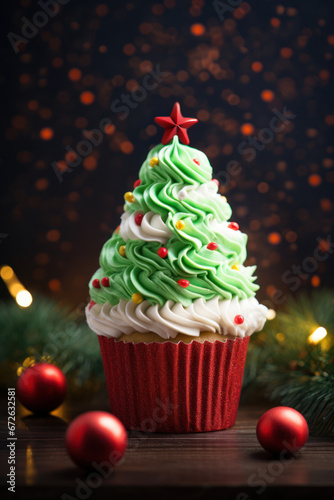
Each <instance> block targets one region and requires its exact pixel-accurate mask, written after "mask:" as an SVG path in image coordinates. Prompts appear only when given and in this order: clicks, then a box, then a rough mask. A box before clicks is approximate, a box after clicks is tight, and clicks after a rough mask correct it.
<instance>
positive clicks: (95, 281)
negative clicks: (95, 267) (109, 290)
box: [92, 279, 101, 288]
mask: <svg viewBox="0 0 334 500" xmlns="http://www.w3.org/2000/svg"><path fill="white" fill-rule="evenodd" d="M92 285H93V287H94V288H101V287H100V280H98V279H96V280H93V282H92Z"/></svg>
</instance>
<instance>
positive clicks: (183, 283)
mask: <svg viewBox="0 0 334 500" xmlns="http://www.w3.org/2000/svg"><path fill="white" fill-rule="evenodd" d="M177 284H178V285H180V286H182V288H187V287H188V286H189V285H190V283H189V281H188V280H179V281H178V282H177Z"/></svg>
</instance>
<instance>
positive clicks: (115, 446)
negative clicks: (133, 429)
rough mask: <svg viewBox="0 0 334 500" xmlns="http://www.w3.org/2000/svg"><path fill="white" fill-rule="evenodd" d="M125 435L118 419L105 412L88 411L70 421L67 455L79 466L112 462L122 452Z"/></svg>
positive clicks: (67, 434) (91, 466)
mask: <svg viewBox="0 0 334 500" xmlns="http://www.w3.org/2000/svg"><path fill="white" fill-rule="evenodd" d="M126 445H127V435H126V430H125V427H124V425H123V424H122V422H121V421H120V420H118V418H116V417H115V416H114V415H112V414H111V413H107V412H106V411H88V412H86V413H83V414H82V415H79V417H77V418H76V419H74V420H73V422H72V423H71V425H70V426H69V428H68V429H67V433H66V448H67V452H68V454H69V456H70V457H71V458H72V460H73V462H75V463H76V464H77V465H79V466H80V467H84V468H96V467H95V465H94V464H97V465H100V466H101V464H102V463H103V466H104V467H107V465H108V464H110V468H112V466H113V465H115V464H116V463H117V462H119V460H120V459H121V458H122V456H123V455H124V452H125V449H126Z"/></svg>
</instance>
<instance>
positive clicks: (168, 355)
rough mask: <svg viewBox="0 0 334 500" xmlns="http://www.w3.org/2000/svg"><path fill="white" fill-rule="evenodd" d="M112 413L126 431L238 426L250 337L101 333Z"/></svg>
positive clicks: (100, 339) (214, 428) (198, 429)
mask: <svg viewBox="0 0 334 500" xmlns="http://www.w3.org/2000/svg"><path fill="white" fill-rule="evenodd" d="M99 342H100V348H101V354H102V360H103V366H104V371H105V375H106V381H107V389H108V394H109V399H110V407H111V412H112V413H113V414H114V415H116V416H117V417H118V418H119V419H120V420H121V421H122V422H123V424H124V425H125V427H126V428H127V429H136V430H140V431H144V432H176V433H181V432H182V433H184V432H205V431H216V430H221V429H227V428H228V427H231V426H232V425H234V423H235V420H236V416H237V411H238V405H239V397H240V391H241V384H242V377H243V372H244V366H245V361H246V353H247V347H248V342H249V337H247V338H245V339H236V340H227V341H226V342H220V341H215V342H213V343H211V342H208V341H205V342H204V343H200V342H196V341H193V342H191V343H190V344H186V343H184V342H179V343H173V342H168V341H166V342H162V343H158V342H152V343H149V344H145V343H144V342H140V343H136V344H135V343H132V342H127V343H125V342H122V341H118V342H117V341H115V340H114V339H111V338H109V337H104V336H102V335H100V336H99Z"/></svg>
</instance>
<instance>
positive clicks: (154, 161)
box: [149, 156, 159, 168]
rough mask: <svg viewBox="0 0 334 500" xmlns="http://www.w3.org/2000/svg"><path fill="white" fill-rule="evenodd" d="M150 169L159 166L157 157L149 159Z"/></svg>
mask: <svg viewBox="0 0 334 500" xmlns="http://www.w3.org/2000/svg"><path fill="white" fill-rule="evenodd" d="M149 163H150V167H153V168H154V167H155V166H156V165H159V158H158V157H157V156H153V158H151V159H150V162H149Z"/></svg>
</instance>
